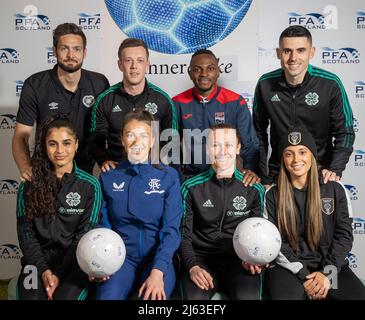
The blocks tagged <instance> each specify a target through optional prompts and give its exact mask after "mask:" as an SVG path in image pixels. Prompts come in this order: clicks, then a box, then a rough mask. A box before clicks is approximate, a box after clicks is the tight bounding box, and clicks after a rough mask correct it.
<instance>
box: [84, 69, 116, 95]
mask: <svg viewBox="0 0 365 320" xmlns="http://www.w3.org/2000/svg"><path fill="white" fill-rule="evenodd" d="M82 72H84V73H85V75H86V76H87V77H88V79H90V80H91V81H92V82H93V84H94V85H95V86H97V87H100V88H103V90H105V89H107V88H109V86H110V84H109V81H108V79H107V78H106V77H105V75H103V74H101V73H99V72H95V71H90V70H86V69H82Z"/></svg>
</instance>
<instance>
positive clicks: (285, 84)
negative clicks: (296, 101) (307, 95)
mask: <svg viewBox="0 0 365 320" xmlns="http://www.w3.org/2000/svg"><path fill="white" fill-rule="evenodd" d="M311 70H312V66H311V65H308V69H307V71H306V73H305V75H304V79H303V82H302V83H300V84H298V85H297V86H295V88H300V87H304V86H305V85H306V84H307V83H308V81H309V79H310V74H311ZM279 85H280V86H282V87H284V88H290V89H291V88H293V86H291V85H290V84H289V83H288V82H287V81H286V78H285V73H284V69H281V76H280V78H279Z"/></svg>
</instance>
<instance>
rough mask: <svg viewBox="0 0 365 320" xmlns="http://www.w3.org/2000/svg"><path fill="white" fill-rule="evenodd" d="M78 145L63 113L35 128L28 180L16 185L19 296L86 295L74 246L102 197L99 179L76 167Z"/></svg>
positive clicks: (96, 215)
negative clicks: (19, 263) (19, 259)
mask: <svg viewBox="0 0 365 320" xmlns="http://www.w3.org/2000/svg"><path fill="white" fill-rule="evenodd" d="M77 148H78V140H77V137H76V131H75V129H74V128H73V126H72V125H71V123H70V121H69V120H68V119H67V118H66V117H65V116H63V115H57V116H53V117H52V118H49V119H48V120H46V121H45V122H44V123H43V124H42V125H41V127H40V128H38V131H37V137H36V144H35V149H34V154H33V157H32V160H31V163H32V179H31V181H29V182H28V181H27V182H25V183H24V182H23V183H21V184H20V186H19V192H18V200H17V229H18V238H19V244H20V248H21V250H22V252H23V257H22V271H21V273H20V276H19V279H18V284H17V286H18V292H19V298H20V299H27V300H28V299H31V300H44V299H60V300H65V299H85V298H86V296H87V292H88V287H89V280H88V276H87V275H86V274H85V273H84V272H82V271H81V269H80V268H79V266H78V264H77V261H76V248H77V244H78V242H79V240H80V238H81V237H82V236H83V235H84V234H85V233H86V232H87V231H89V230H90V229H92V228H93V227H95V225H96V224H97V223H98V220H99V214H100V208H101V200H102V199H101V189H100V184H99V182H98V181H97V180H96V179H95V178H94V177H93V176H91V175H89V174H87V173H86V172H84V171H82V170H80V169H78V168H77V167H76V164H75V162H74V157H75V153H76V152H77ZM34 276H36V280H37V281H34ZM30 278H31V279H32V281H29V279H30ZM27 279H28V280H27Z"/></svg>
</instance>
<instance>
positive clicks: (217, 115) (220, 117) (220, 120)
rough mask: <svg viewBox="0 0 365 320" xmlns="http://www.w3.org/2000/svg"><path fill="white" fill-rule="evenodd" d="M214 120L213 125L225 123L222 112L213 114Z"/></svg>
mask: <svg viewBox="0 0 365 320" xmlns="http://www.w3.org/2000/svg"><path fill="white" fill-rule="evenodd" d="M214 120H215V124H220V123H224V121H225V115H224V112H216V113H215V114H214Z"/></svg>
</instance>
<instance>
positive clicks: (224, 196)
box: [219, 180, 226, 232]
mask: <svg viewBox="0 0 365 320" xmlns="http://www.w3.org/2000/svg"><path fill="white" fill-rule="evenodd" d="M225 215H226V181H225V180H223V212H222V218H221V223H220V225H219V231H220V232H222V227H223V220H224V216H225Z"/></svg>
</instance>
